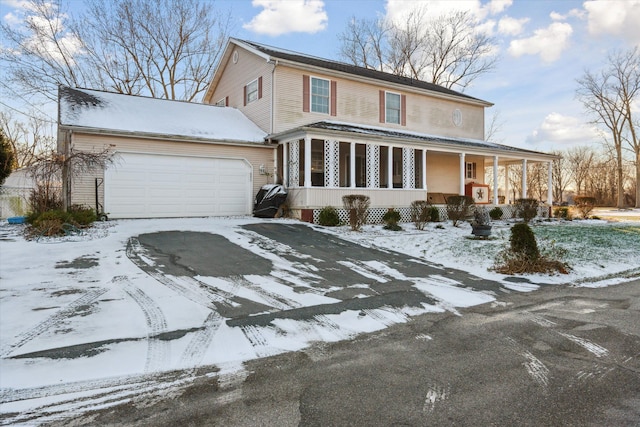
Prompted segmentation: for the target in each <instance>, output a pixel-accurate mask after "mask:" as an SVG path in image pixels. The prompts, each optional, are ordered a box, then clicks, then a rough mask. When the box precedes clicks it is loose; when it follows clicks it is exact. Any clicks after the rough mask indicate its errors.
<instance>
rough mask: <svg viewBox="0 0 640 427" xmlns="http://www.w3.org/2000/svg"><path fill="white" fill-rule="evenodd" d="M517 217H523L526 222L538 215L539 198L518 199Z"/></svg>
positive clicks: (516, 206)
mask: <svg viewBox="0 0 640 427" xmlns="http://www.w3.org/2000/svg"><path fill="white" fill-rule="evenodd" d="M515 210H516V217H517V218H522V220H523V221H524V222H526V223H528V222H529V221H531V220H532V219H533V218H535V217H536V216H538V200H536V199H517V200H516V201H515Z"/></svg>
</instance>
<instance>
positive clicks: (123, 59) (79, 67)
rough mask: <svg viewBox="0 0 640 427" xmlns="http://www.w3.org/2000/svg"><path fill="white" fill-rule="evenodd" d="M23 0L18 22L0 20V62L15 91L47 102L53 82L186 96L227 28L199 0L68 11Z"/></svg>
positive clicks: (201, 81) (49, 0)
mask: <svg viewBox="0 0 640 427" xmlns="http://www.w3.org/2000/svg"><path fill="white" fill-rule="evenodd" d="M25 1H26V2H27V3H28V7H26V8H25V10H27V12H26V14H25V16H24V19H23V21H22V25H20V26H12V25H9V24H3V25H2V26H1V30H2V35H3V37H4V39H5V40H6V41H7V46H6V48H4V49H1V50H0V64H2V66H3V67H4V68H5V69H6V70H7V71H8V76H9V78H10V80H11V82H12V83H14V84H15V88H16V89H15V92H16V93H17V94H19V96H23V94H26V95H28V96H31V95H36V94H39V95H43V96H45V97H46V98H47V99H49V100H50V101H57V89H58V85H65V86H70V87H92V88H94V89H101V90H111V91H116V92H120V93H126V94H144V95H148V96H152V97H156V98H166V99H181V100H189V101H191V100H193V99H195V98H196V97H197V96H198V95H199V94H201V93H203V91H204V90H205V89H206V85H207V84H208V83H209V82H210V79H211V76H212V73H213V69H214V67H215V66H216V63H217V61H218V59H219V56H220V55H221V53H222V47H223V45H224V43H225V41H226V39H227V37H228V34H229V31H230V28H231V27H230V22H231V20H230V17H229V15H223V14H221V13H218V12H217V11H216V10H215V9H214V8H213V3H212V2H209V1H206V0H112V1H109V2H103V1H100V0H89V2H88V5H87V9H86V12H83V14H81V15H79V16H73V17H72V16H70V15H68V14H67V13H66V12H65V10H64V9H63V3H62V2H61V0H25Z"/></svg>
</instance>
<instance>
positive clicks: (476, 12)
mask: <svg viewBox="0 0 640 427" xmlns="http://www.w3.org/2000/svg"><path fill="white" fill-rule="evenodd" d="M512 3H513V0H491V1H490V2H488V3H486V4H484V5H483V4H482V2H481V1H480V0H387V4H386V7H385V8H386V11H387V13H386V16H387V18H389V19H391V20H392V21H393V22H399V21H401V20H402V19H404V18H405V17H406V16H407V15H408V14H409V13H410V12H411V11H413V10H415V9H418V8H426V10H427V13H428V14H429V15H430V16H432V17H434V18H436V17H439V16H442V15H447V14H449V13H452V12H459V11H463V12H469V13H470V14H471V15H472V16H473V17H475V18H476V19H477V20H478V21H484V20H485V19H486V18H487V17H488V16H492V15H497V14H499V13H502V12H504V11H505V10H506V9H507V8H508V7H509V6H511V4H512Z"/></svg>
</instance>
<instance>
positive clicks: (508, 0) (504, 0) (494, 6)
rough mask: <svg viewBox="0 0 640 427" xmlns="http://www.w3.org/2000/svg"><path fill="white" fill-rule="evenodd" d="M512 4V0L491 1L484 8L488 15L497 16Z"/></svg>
mask: <svg viewBox="0 0 640 427" xmlns="http://www.w3.org/2000/svg"><path fill="white" fill-rule="evenodd" d="M511 4H513V0H491V1H490V2H489V3H488V4H487V5H486V6H484V8H485V9H486V10H487V11H488V12H489V14H490V15H497V14H498V13H502V12H504V11H505V10H506V9H508V8H509V6H511Z"/></svg>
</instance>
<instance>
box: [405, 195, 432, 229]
mask: <svg viewBox="0 0 640 427" xmlns="http://www.w3.org/2000/svg"><path fill="white" fill-rule="evenodd" d="M431 207H432V206H431V205H430V204H429V202H428V201H426V200H414V201H413V202H411V208H410V210H411V221H412V222H413V224H414V225H415V226H416V230H424V226H425V224H426V223H427V222H428V221H429V220H430V209H431Z"/></svg>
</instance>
